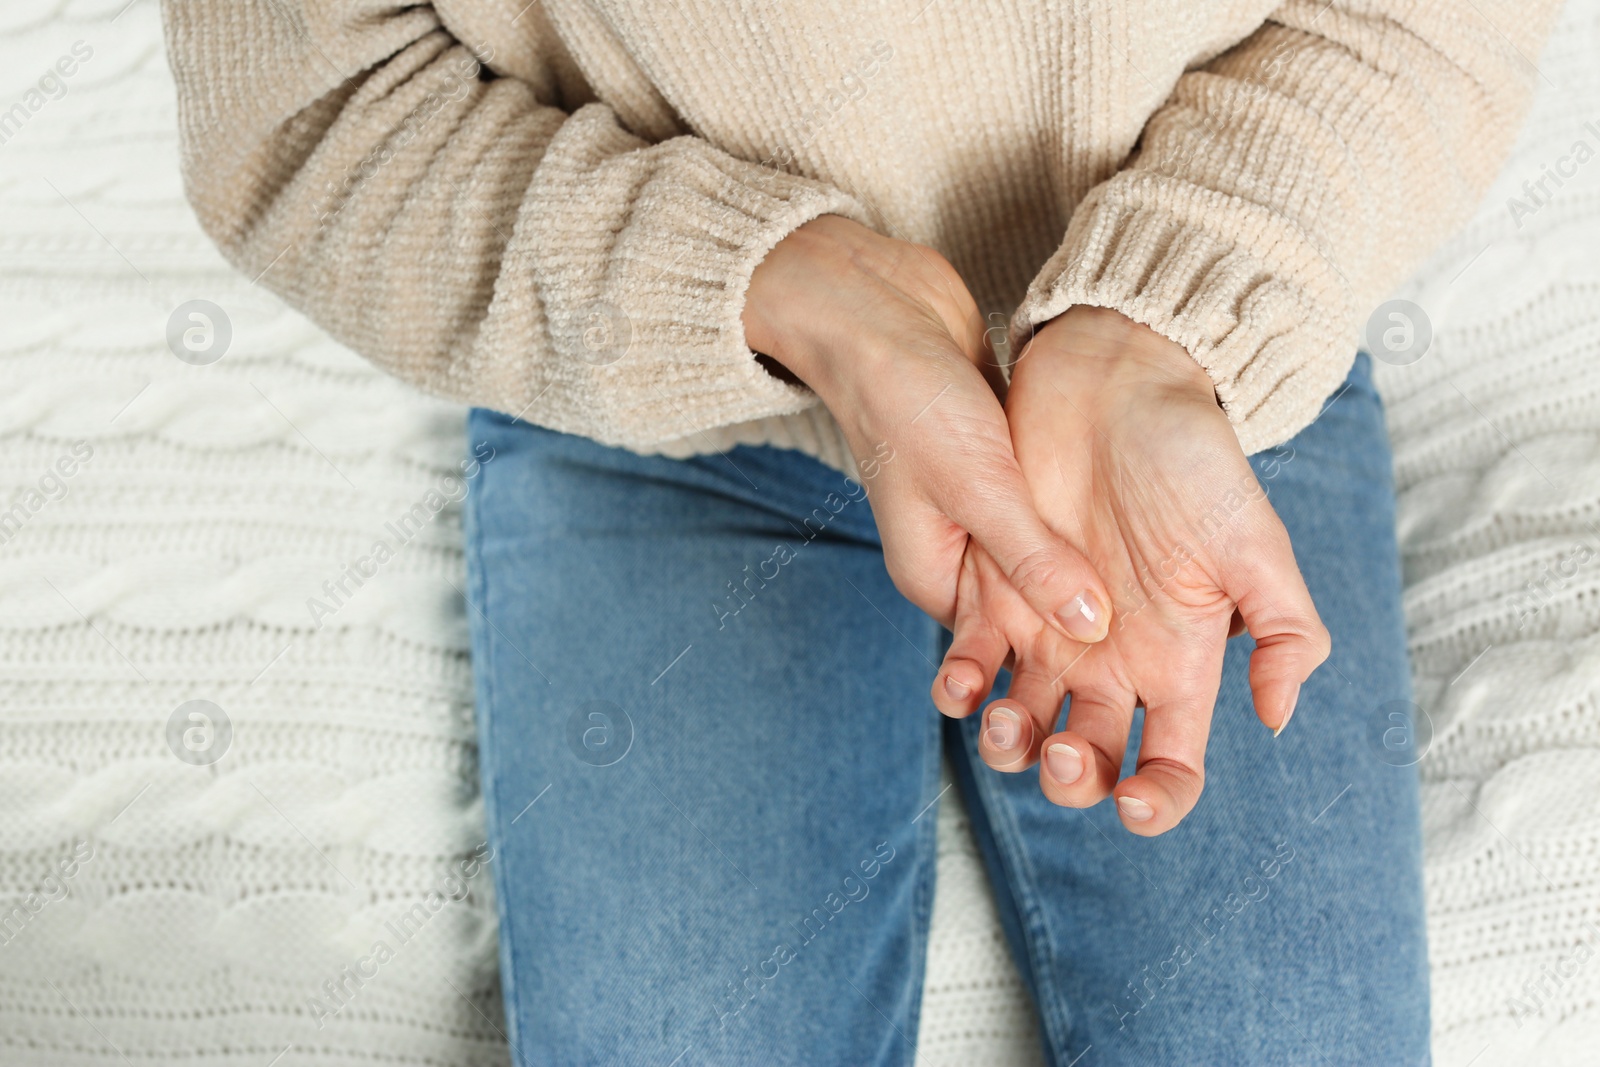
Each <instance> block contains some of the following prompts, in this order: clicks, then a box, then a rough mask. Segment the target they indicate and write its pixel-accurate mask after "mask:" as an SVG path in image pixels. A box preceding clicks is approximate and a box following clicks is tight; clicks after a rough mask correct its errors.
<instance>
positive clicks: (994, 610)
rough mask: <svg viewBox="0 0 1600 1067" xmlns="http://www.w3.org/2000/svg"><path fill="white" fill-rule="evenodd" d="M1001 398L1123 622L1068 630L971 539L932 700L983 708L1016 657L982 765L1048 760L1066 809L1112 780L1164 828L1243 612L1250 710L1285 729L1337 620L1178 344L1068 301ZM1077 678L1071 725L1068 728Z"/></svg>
mask: <svg viewBox="0 0 1600 1067" xmlns="http://www.w3.org/2000/svg"><path fill="white" fill-rule="evenodd" d="M1006 411H1007V415H1008V417H1009V419H1010V424H1011V434H1012V439H1013V441H1014V442H1015V446H1016V455H1017V458H1018V461H1019V463H1020V465H1021V467H1022V471H1023V474H1024V476H1025V477H1026V478H1027V481H1028V485H1029V486H1030V488H1031V489H1032V492H1033V498H1034V500H1035V502H1036V503H1037V505H1038V507H1039V512H1040V515H1041V516H1042V517H1043V518H1044V520H1045V523H1046V524H1047V525H1048V526H1049V527H1050V528H1051V529H1052V530H1054V531H1055V532H1056V533H1058V534H1060V535H1061V536H1063V537H1065V538H1067V539H1068V540H1069V541H1071V542H1072V543H1073V544H1074V545H1076V546H1078V547H1080V548H1082V549H1083V551H1084V553H1085V554H1086V555H1087V556H1088V558H1089V560H1090V562H1091V563H1092V564H1093V565H1094V567H1095V568H1096V570H1097V571H1098V572H1099V574H1101V575H1102V576H1103V577H1104V578H1105V579H1106V581H1107V582H1108V584H1109V585H1110V587H1111V589H1112V591H1113V595H1114V597H1115V609H1114V610H1115V623H1114V625H1113V626H1112V629H1111V634H1110V636H1109V638H1108V639H1107V640H1106V641H1105V642H1103V643H1101V644H1099V645H1094V646H1089V647H1086V646H1083V645H1080V644H1077V643H1075V642H1071V641H1067V640H1064V639H1062V638H1061V637H1060V635H1058V634H1056V633H1054V632H1052V631H1050V630H1048V629H1047V628H1045V627H1044V626H1042V625H1041V623H1040V621H1039V619H1038V618H1037V617H1030V616H1031V613H1030V611H1029V610H1028V606H1027V605H1026V604H1025V603H1024V602H1023V601H1022V600H1021V598H1019V597H1018V596H1017V595H1016V594H1015V592H1014V591H1012V590H1010V589H1008V588H1006V583H1005V581H1004V576H1003V574H1002V573H1001V571H1000V570H999V569H998V568H996V567H995V566H994V564H993V562H992V561H991V560H988V559H986V558H984V555H983V553H982V551H981V550H980V549H978V548H974V549H973V550H972V551H971V552H969V554H968V558H967V560H966V561H965V562H964V564H963V568H962V575H961V582H960V593H959V597H958V607H957V619H956V626H955V639H954V643H953V644H952V645H951V648H950V651H949V654H948V655H947V656H946V659H945V663H944V665H943V667H942V668H941V670H940V672H939V677H938V679H936V681H935V683H934V687H933V697H934V702H935V704H936V705H937V706H938V707H939V709H940V710H941V711H943V712H945V713H946V714H949V715H956V716H963V715H967V714H970V713H972V712H973V711H974V710H976V708H977V705H978V703H979V702H980V701H981V700H982V694H984V693H987V692H988V690H989V687H990V685H991V684H992V683H993V680H994V676H995V673H996V671H997V670H998V669H999V667H1000V666H1001V663H1002V662H1003V661H1004V659H1005V658H1006V656H1007V654H1008V653H1010V652H1013V651H1014V652H1015V656H1016V664H1015V666H1014V668H1013V674H1012V684H1011V688H1010V691H1009V694H1008V696H1007V697H1006V698H1005V699H1003V700H999V701H996V702H995V703H994V704H992V705H990V707H989V709H988V711H987V720H986V724H985V729H984V731H983V734H982V740H981V742H980V751H981V753H982V755H983V758H984V760H985V761H986V762H987V763H988V764H989V765H990V766H991V767H994V768H996V769H998V770H1007V771H1017V770H1022V769H1024V768H1026V767H1029V766H1031V765H1032V764H1033V763H1034V762H1035V761H1036V760H1039V759H1040V758H1041V755H1042V756H1043V760H1042V762H1043V768H1042V770H1041V772H1040V784H1041V786H1042V788H1043V790H1044V793H1045V795H1046V796H1047V797H1049V798H1050V799H1051V800H1052V801H1054V802H1055V803H1057V804H1063V805H1066V806H1069V807H1087V806H1089V805H1092V804H1095V803H1097V802H1099V801H1100V800H1102V799H1104V798H1105V797H1106V796H1107V795H1108V794H1111V793H1113V792H1114V793H1115V795H1116V797H1117V807H1118V809H1119V812H1120V814H1121V816H1122V820H1123V822H1124V824H1125V825H1126V826H1127V827H1128V828H1129V829H1130V830H1132V831H1133V832H1135V833H1138V834H1142V835H1147V836H1148V835H1154V834H1159V833H1162V832H1164V831H1166V830H1169V829H1171V828H1172V827H1173V826H1175V825H1176V824H1177V823H1178V821H1179V820H1181V819H1182V818H1183V817H1184V816H1185V815H1187V814H1188V813H1189V811H1190V809H1191V808H1193V807H1194V804H1195V802H1196V801H1197V800H1198V799H1199V796H1200V791H1201V788H1202V786H1203V783H1204V779H1205V772H1204V766H1205V749H1206V737H1207V734H1208V732H1209V730H1210V723H1211V711H1212V705H1213V704H1214V702H1215V700H1216V695H1217V688H1218V685H1219V683H1220V679H1221V672H1222V658H1223V647H1224V645H1225V643H1226V641H1227V639H1228V637H1229V634H1230V631H1233V632H1237V629H1238V621H1237V619H1236V613H1237V617H1238V619H1242V622H1243V625H1244V626H1245V627H1247V628H1248V629H1249V631H1250V633H1251V634H1252V635H1253V636H1254V638H1255V641H1256V651H1255V653H1254V654H1253V655H1252V656H1251V660H1250V689H1251V693H1252V696H1253V697H1254V702H1255V710H1256V715H1257V716H1258V717H1259V718H1260V719H1261V721H1262V722H1263V723H1265V724H1266V725H1267V726H1268V727H1269V728H1272V729H1274V730H1281V729H1282V728H1283V726H1284V724H1286V723H1287V722H1288V720H1289V716H1290V715H1291V714H1292V713H1293V711H1294V706H1295V701H1296V698H1297V697H1298V695H1299V691H1300V685H1301V683H1302V682H1304V681H1305V680H1306V678H1307V677H1309V676H1310V674H1311V672H1312V671H1313V670H1314V669H1316V667H1317V666H1318V664H1320V663H1322V661H1323V660H1324V659H1326V658H1327V655H1328V649H1329V639H1328V632H1327V630H1326V629H1325V628H1324V627H1323V625H1322V621H1321V619H1320V618H1319V617H1318V615H1317V610H1316V607H1315V606H1314V605H1313V604H1312V602H1311V596H1310V593H1309V592H1308V591H1307V590H1306V586H1305V581H1304V580H1303V579H1302V578H1301V576H1300V571H1299V568H1298V567H1297V566H1296V565H1295V560H1294V552H1293V550H1292V549H1291V547H1290V545H1289V537H1288V534H1287V532H1286V531H1285V530H1284V528H1283V524H1282V523H1281V522H1280V521H1279V519H1278V516H1277V514H1276V513H1275V512H1274V511H1273V510H1272V506H1271V505H1270V504H1269V503H1268V502H1267V498H1266V494H1265V492H1264V491H1263V490H1262V488H1261V485H1260V483H1259V482H1258V481H1257V480H1256V477H1255V474H1254V472H1253V471H1252V469H1251V467H1250V464H1249V462H1248V460H1246V458H1245V456H1244V453H1243V452H1242V451H1240V449H1239V445H1238V442H1237V439H1236V437H1235V436H1234V432H1233V428H1232V427H1231V426H1230V425H1229V423H1228V419H1227V417H1226V415H1224V414H1223V412H1222V410H1221V409H1220V408H1219V407H1218V406H1217V403H1216V398H1215V394H1214V392H1213V389H1212V385H1211V381H1210V379H1209V378H1208V377H1207V376H1206V374H1205V372H1204V371H1203V370H1202V369H1201V368H1200V367H1199V365H1198V364H1196V363H1195V361H1194V360H1193V359H1192V358H1191V357H1190V356H1189V354H1188V353H1187V352H1185V351H1184V350H1183V349H1182V348H1181V347H1179V346H1178V345H1175V344H1173V343H1172V342H1170V341H1168V340H1166V339H1165V338H1163V337H1161V336H1159V335H1158V334H1156V333H1154V332H1153V331H1151V330H1148V329H1146V328H1145V327H1143V326H1140V325H1138V324H1136V323H1134V322H1132V321H1131V320H1129V319H1127V318H1125V317H1124V316H1122V315H1120V314H1118V313H1116V312H1114V311H1108V310H1104V309H1099V308H1088V307H1077V308H1073V309H1071V310H1070V311H1068V312H1067V313H1066V314H1064V315H1062V316H1060V317H1059V318H1057V319H1054V320H1052V321H1051V322H1050V323H1049V324H1047V325H1046V326H1045V327H1043V328H1042V329H1041V330H1040V331H1039V332H1038V333H1037V334H1036V335H1035V337H1034V338H1033V340H1032V342H1031V343H1030V344H1029V345H1028V347H1027V348H1026V349H1025V350H1024V352H1023V354H1022V356H1021V357H1020V359H1019V360H1018V363H1017V365H1016V368H1015V371H1014V373H1013V376H1012V381H1011V390H1010V395H1009V398H1008V400H1007V404H1006ZM947 680H953V683H952V681H947ZM1068 691H1070V692H1071V694H1072V706H1071V709H1070V710H1069V712H1068V718H1067V724H1066V725H1067V729H1066V730H1065V731H1063V732H1061V733H1055V732H1054V727H1055V723H1056V720H1057V718H1058V716H1059V713H1060V709H1061V702H1062V699H1063V697H1064V696H1065V694H1066V693H1067V692H1068ZM958 693H960V694H965V695H964V696H957V694H958ZM1136 703H1142V704H1143V705H1144V706H1145V709H1146V714H1145V724H1144V730H1143V735H1142V739H1141V741H1140V746H1139V765H1138V772H1137V773H1136V774H1135V775H1134V776H1133V777H1130V778H1128V779H1127V780H1125V781H1123V782H1121V783H1120V784H1119V783H1118V781H1117V776H1118V774H1119V771H1120V768H1121V766H1122V759H1123V754H1124V750H1125V749H1126V746H1127V741H1128V734H1129V730H1130V727H1131V725H1132V720H1133V712H1134V706H1135V704H1136Z"/></svg>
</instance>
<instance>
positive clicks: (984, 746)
mask: <svg viewBox="0 0 1600 1067" xmlns="http://www.w3.org/2000/svg"><path fill="white" fill-rule="evenodd" d="M1038 736H1042V735H1040V734H1039V732H1038V731H1037V730H1035V729H1034V726H1033V716H1031V715H1029V714H1028V709H1027V708H1025V707H1023V706H1022V705H1021V704H1019V703H1018V702H1017V701H1015V700H1013V699H1011V698H1010V697H1004V698H1002V699H1000V700H996V701H995V702H994V703H993V704H990V705H989V706H988V707H987V708H985V709H984V712H983V729H982V730H980V731H979V732H978V756H979V758H980V759H982V760H983V762H984V763H986V764H988V765H989V766H990V767H992V768H993V769H995V770H997V771H1008V772H1009V771H1020V770H1025V769H1027V767H1028V765H1029V764H1031V763H1032V762H1033V760H1032V759H1031V753H1032V751H1033V742H1034V738H1035V737H1038Z"/></svg>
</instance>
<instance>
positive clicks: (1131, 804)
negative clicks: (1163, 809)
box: [1117, 797, 1156, 822]
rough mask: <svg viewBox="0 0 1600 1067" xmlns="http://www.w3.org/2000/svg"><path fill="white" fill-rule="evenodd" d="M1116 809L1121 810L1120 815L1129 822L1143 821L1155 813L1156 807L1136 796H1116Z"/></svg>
mask: <svg viewBox="0 0 1600 1067" xmlns="http://www.w3.org/2000/svg"><path fill="white" fill-rule="evenodd" d="M1117 810H1118V811H1120V812H1122V817H1123V818H1124V819H1127V820H1129V821H1130V822H1144V821H1145V820H1146V819H1148V818H1150V816H1152V815H1154V814H1155V813H1156V809H1154V808H1152V807H1151V806H1150V805H1148V804H1146V803H1145V802H1144V801H1142V800H1140V799H1139V798H1138V797H1118V798H1117Z"/></svg>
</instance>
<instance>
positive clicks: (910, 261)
mask: <svg viewBox="0 0 1600 1067" xmlns="http://www.w3.org/2000/svg"><path fill="white" fill-rule="evenodd" d="M744 326H745V340H746V342H747V343H748V344H749V345H750V347H751V348H753V349H755V350H756V351H757V352H761V353H763V354H765V355H767V356H770V357H771V358H773V359H775V360H777V361H778V362H779V363H780V364H782V365H783V367H784V368H786V369H787V370H788V371H790V372H791V373H793V374H794V376H795V377H797V378H799V379H800V380H801V381H803V382H804V383H805V384H806V385H808V386H810V387H811V388H812V389H813V390H815V392H816V393H817V395H818V396H820V397H821V398H822V401H823V403H825V404H826V405H827V406H828V410H829V411H830V412H832V414H833V416H834V418H835V419H836V420H837V421H838V423H839V425H840V427H841V428H842V429H843V430H844V434H845V437H846V439H847V440H848V441H849V444H850V448H851V450H852V452H853V453H854V454H855V457H856V462H857V465H858V466H860V467H861V468H862V471H863V477H864V478H865V479H868V480H870V482H871V485H870V487H869V488H870V490H871V500H872V512H873V516H874V517H875V518H876V520H877V523H878V529H879V532H880V534H881V535H882V538H883V553H884V562H885V563H886V564H887V566H888V570H889V575H890V577H891V578H893V579H894V583H895V585H896V586H897V587H898V588H899V589H900V591H901V592H902V593H903V594H904V595H905V596H906V598H907V599H908V600H910V601H911V602H912V603H914V604H916V605H917V606H918V607H919V608H921V609H922V610H923V611H925V612H927V613H928V614H929V615H931V616H932V617H933V618H935V619H937V620H938V621H939V622H941V623H942V624H944V625H945V626H950V625H951V624H952V622H953V621H954V618H955V605H956V579H957V574H958V571H959V569H960V566H961V559H962V555H963V553H964V552H965V551H966V548H967V544H968V536H969V535H970V536H971V538H972V539H973V540H974V541H975V542H976V543H978V544H980V545H982V546H983V548H984V550H985V552H986V553H987V556H988V557H989V558H991V559H992V560H993V561H994V563H995V565H996V566H997V568H998V571H999V573H1001V574H1003V575H1004V576H1005V579H1006V580H1007V582H1008V583H1009V584H1010V585H1011V587H1012V588H1013V589H1014V591H1015V593H1016V594H1017V595H1019V596H1020V598H1021V601H1022V602H1024V603H1026V604H1027V605H1028V607H1029V609H1030V610H1031V611H1032V612H1033V613H1034V614H1035V618H1036V619H1047V620H1050V622H1049V626H1050V627H1051V628H1052V629H1054V630H1056V631H1058V632H1059V633H1062V634H1065V635H1070V636H1072V637H1074V638H1076V639H1077V640H1080V641H1090V642H1092V641H1098V640H1100V639H1102V638H1103V637H1104V636H1105V634H1106V629H1107V625H1108V614H1109V612H1108V607H1109V604H1110V598H1109V596H1108V595H1107V592H1106V587H1105V585H1104V583H1102V582H1101V581H1100V578H1099V576H1098V575H1096V574H1095V571H1094V568H1093V567H1091V566H1090V565H1089V564H1088V563H1087V562H1086V561H1085V560H1084V558H1083V556H1082V555H1080V554H1079V553H1078V552H1077V551H1075V550H1074V549H1072V548H1071V547H1069V546H1068V545H1067V544H1066V543H1065V542H1064V541H1063V540H1062V539H1061V538H1060V537H1059V536H1057V535H1056V534H1053V533H1052V532H1051V531H1050V530H1049V529H1048V528H1047V527H1046V526H1045V523H1044V522H1043V521H1042V520H1041V518H1040V516H1039V514H1038V512H1037V511H1036V510H1035V505H1034V497H1033V495H1032V494H1030V493H1029V490H1028V486H1027V484H1026V483H1025V482H1024V480H1023V476H1022V471H1021V469H1020V468H1019V467H1018V465H1017V460H1016V457H1015V455H1014V454H1013V452H1012V444H1011V435H1010V432H1009V430H1008V428H1007V425H1006V418H1005V412H1004V410H1003V409H1002V408H1001V405H1000V401H999V398H998V396H997V387H998V386H999V378H998V369H997V368H995V367H994V365H993V355H992V352H991V351H990V348H989V345H988V341H987V338H986V335H985V330H984V325H983V321H982V318H981V317H980V316H979V313H978V308H977V305H976V303H975V302H974V301H973V299H972V296H971V295H970V294H969V293H968V292H967V287H966V285H965V284H964V283H963V282H962V280H961V277H960V275H958V274H957V273H956V271H955V269H954V268H953V267H951V266H950V264H949V263H948V262H947V261H946V260H945V259H944V257H943V256H941V255H939V254H938V253H937V252H935V251H933V250H932V249H931V248H924V247H922V246H920V245H915V244H911V243H909V242H906V241H897V240H894V239H892V238H888V237H883V236H881V235H880V234H877V233H874V232H873V231H872V230H869V229H867V228H866V227H864V226H862V225H860V224H859V223H855V222H852V221H850V220H848V219H845V218H841V217H839V216H834V215H824V216H822V217H820V218H817V219H815V220H813V221H811V222H809V223H807V224H806V225H804V226H801V227H800V228H799V229H797V230H795V231H794V232H793V233H791V234H790V235H789V236H788V237H786V238H784V239H783V240H782V241H781V242H779V243H778V245H777V246H776V247H775V248H773V250H772V251H771V252H770V253H768V255H767V257H766V258H765V259H764V260H762V262H761V263H760V265H759V266H757V268H756V271H755V274H754V276H753V277H752V278H751V280H750V290H749V293H748V295H747V296H746V302H745V310H744ZM986 374H987V376H986ZM886 456H887V457H892V459H889V460H887V461H886V459H885V457H886ZM1041 625H1042V624H1041ZM979 695H980V696H981V694H979Z"/></svg>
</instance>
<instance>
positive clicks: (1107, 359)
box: [1012, 304, 1217, 403]
mask: <svg viewBox="0 0 1600 1067" xmlns="http://www.w3.org/2000/svg"><path fill="white" fill-rule="evenodd" d="M1012 375H1013V376H1012V381H1013V383H1015V382H1016V380H1017V378H1018V377H1022V378H1027V377H1032V376H1034V375H1044V376H1047V377H1050V378H1052V379H1060V378H1070V379H1071V380H1072V381H1073V383H1074V385H1075V386H1076V387H1077V388H1080V389H1082V388H1097V387H1103V388H1119V387H1123V386H1128V385H1133V386H1138V387H1145V388H1148V387H1150V386H1164V387H1166V388H1168V389H1170V390H1172V391H1175V392H1178V393H1185V394H1194V395H1196V396H1204V397H1206V398H1207V399H1209V400H1210V401H1212V402H1214V403H1215V402H1217V395H1216V386H1215V384H1214V383H1213V382H1212V380H1211V376H1210V375H1209V374H1207V373H1206V371H1205V368H1203V367H1201V366H1200V364H1199V363H1198V362H1197V361H1196V360H1195V358H1194V357H1193V356H1192V355H1190V353H1189V351H1188V349H1186V348H1184V347H1183V346H1182V345H1180V344H1178V343H1176V342H1175V341H1171V340H1169V339H1167V338H1166V337H1163V336H1162V335H1161V334H1159V333H1156V331H1154V330H1152V329H1150V327H1148V326H1145V325H1143V324H1142V323H1138V322H1135V321H1134V320H1133V319H1130V318H1128V317H1127V316H1126V315H1124V314H1122V313H1121V312H1119V311H1116V310H1114V309H1111V308H1101V307H1091V306H1089V305H1082V304H1080V305H1077V306H1074V307H1072V308H1069V309H1067V310H1066V311H1065V312H1063V313H1062V314H1060V315H1057V316H1056V317H1055V318H1053V319H1051V320H1050V321H1049V322H1046V323H1044V324H1042V325H1041V326H1039V327H1038V329H1037V330H1035V332H1034V334H1033V337H1032V339H1031V340H1030V341H1029V342H1028V344H1027V346H1026V347H1024V349H1023V351H1022V354H1021V355H1020V356H1019V357H1018V358H1017V362H1016V364H1015V366H1014V368H1013V371H1012Z"/></svg>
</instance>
